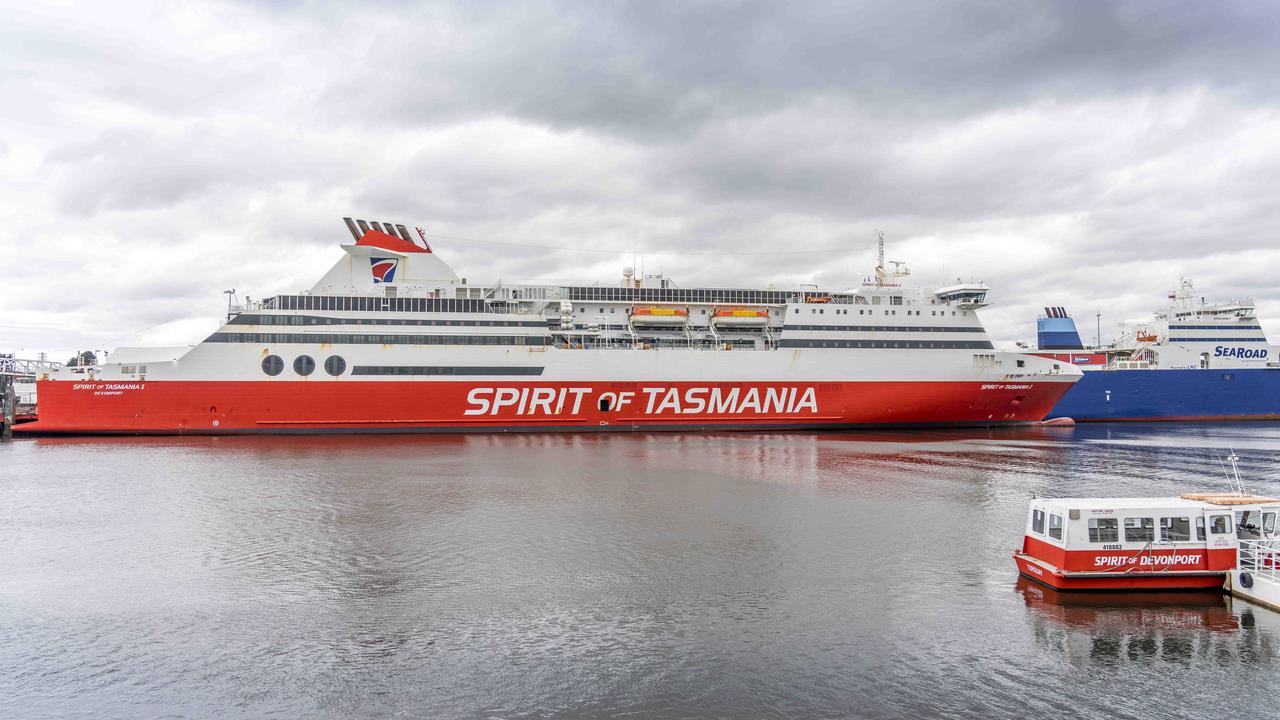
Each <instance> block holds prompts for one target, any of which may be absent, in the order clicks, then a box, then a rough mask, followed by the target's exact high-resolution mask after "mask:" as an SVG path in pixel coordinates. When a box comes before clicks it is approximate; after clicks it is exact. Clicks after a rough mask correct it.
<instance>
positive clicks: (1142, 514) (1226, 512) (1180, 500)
mask: <svg viewBox="0 0 1280 720" xmlns="http://www.w3.org/2000/svg"><path fill="white" fill-rule="evenodd" d="M1278 514H1280V500H1277V499H1275V498H1266V497H1258V496H1253V495H1242V494H1234V493H1233V494H1214V493H1193V494H1187V495H1183V496H1181V497H1176V498H1039V499H1036V500H1033V501H1032V502H1031V504H1030V507H1029V508H1028V510H1027V525H1026V531H1025V533H1024V536H1023V541H1022V548H1021V549H1020V551H1019V552H1018V553H1016V554H1015V561H1016V562H1017V564H1018V569H1019V571H1020V572H1022V574H1024V575H1027V576H1028V577H1030V578H1032V579H1034V580H1037V581H1040V582H1043V583H1045V584H1048V585H1050V586H1052V587H1056V588H1060V589H1117V590H1135V589H1184V588H1195V587H1218V586H1221V584H1222V581H1223V578H1224V574H1225V573H1226V572H1227V571H1229V570H1231V569H1232V568H1234V567H1235V565H1236V550H1237V546H1238V541H1239V540H1241V539H1246V540H1250V539H1268V538H1271V537H1273V536H1277V527H1276V518H1277V515H1278Z"/></svg>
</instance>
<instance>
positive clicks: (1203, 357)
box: [1035, 280, 1280, 422]
mask: <svg viewBox="0 0 1280 720" xmlns="http://www.w3.org/2000/svg"><path fill="white" fill-rule="evenodd" d="M1169 301H1170V302H1169V305H1168V306H1167V307H1165V308H1163V309H1161V310H1159V311H1157V312H1156V313H1155V316H1154V318H1152V319H1151V320H1149V321H1147V322H1143V323H1138V324H1134V325H1130V326H1128V327H1125V328H1123V329H1122V332H1121V334H1120V336H1119V337H1118V338H1117V339H1116V342H1115V343H1114V344H1112V345H1110V346H1108V347H1105V348H1098V347H1094V348H1086V347H1085V346H1084V344H1083V343H1082V342H1081V341H1080V334H1079V332H1078V331H1077V328H1076V324H1075V320H1074V319H1072V318H1071V316H1070V315H1068V314H1067V312H1066V310H1065V309H1064V308H1062V307H1050V308H1045V314H1044V315H1043V316H1041V317H1040V318H1038V319H1037V322H1036V330H1037V333H1036V336H1037V343H1036V345H1037V349H1036V350H1035V352H1036V353H1037V354H1040V355H1042V356H1043V357H1046V358H1051V359H1053V360H1057V361H1060V362H1069V363H1073V364H1075V365H1077V366H1079V367H1080V368H1081V369H1082V370H1084V371H1085V373H1084V377H1083V378H1082V379H1081V380H1080V382H1078V383H1076V385H1075V386H1074V387H1073V388H1072V389H1071V390H1070V391H1069V392H1068V393H1067V394H1066V395H1065V396H1063V398H1062V400H1061V401H1059V402H1058V404H1057V405H1055V406H1054V408H1053V409H1052V410H1051V411H1050V413H1049V417H1050V418H1059V417H1069V418H1071V419H1073V420H1075V421H1077V422H1082V421H1083V422H1088V421H1124V420H1138V421H1141V420H1275V419H1280V354H1278V353H1280V348H1277V347H1276V346H1275V345H1272V344H1270V343H1269V342H1268V341H1267V337H1266V335H1265V334H1263V331H1262V325H1261V324H1260V323H1259V321H1258V316H1257V313H1256V311H1255V309H1254V304H1253V301H1252V300H1238V301H1234V302H1227V303H1209V302H1206V301H1205V298H1204V297H1201V296H1197V295H1196V292H1195V287H1194V286H1193V284H1192V282H1191V281H1190V280H1183V281H1182V283H1181V286H1180V288H1179V289H1178V290H1176V291H1173V292H1170V293H1169Z"/></svg>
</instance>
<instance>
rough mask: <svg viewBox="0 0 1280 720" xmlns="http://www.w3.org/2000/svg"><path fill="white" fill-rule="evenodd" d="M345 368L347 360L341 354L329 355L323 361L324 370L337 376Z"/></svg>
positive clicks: (344, 370)
mask: <svg viewBox="0 0 1280 720" xmlns="http://www.w3.org/2000/svg"><path fill="white" fill-rule="evenodd" d="M346 370H347V361H346V360H344V359H343V358H342V356H341V355H330V356H329V357H328V358H326V359H325V361H324V371H325V372H327V373H329V374H330V375H333V376H334V377H337V376H339V375H341V374H342V373H344V372H346Z"/></svg>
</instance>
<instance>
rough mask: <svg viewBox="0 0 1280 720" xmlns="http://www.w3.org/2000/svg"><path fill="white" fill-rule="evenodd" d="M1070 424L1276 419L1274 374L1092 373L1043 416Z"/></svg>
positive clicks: (1279, 412) (1279, 406)
mask: <svg viewBox="0 0 1280 720" xmlns="http://www.w3.org/2000/svg"><path fill="white" fill-rule="evenodd" d="M1057 417H1069V418H1071V419H1072V420H1075V421H1076V422H1210V421H1245V420H1280V369H1277V368H1266V369H1263V368H1240V369H1221V370H1218V369H1203V370H1201V369H1195V370H1187V369H1177V370H1175V369H1166V370H1093V371H1089V372H1085V373H1084V376H1083V377H1082V378H1081V379H1080V381H1079V382H1078V383H1076V384H1075V386H1073V387H1072V388H1071V389H1070V390H1069V391H1068V392H1067V393H1066V394H1065V395H1064V396H1063V398H1062V399H1061V400H1060V401H1059V402H1058V403H1057V405H1055V406H1054V408H1053V409H1052V410H1051V411H1050V413H1049V418H1057Z"/></svg>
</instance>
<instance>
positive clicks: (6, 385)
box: [0, 374, 18, 440]
mask: <svg viewBox="0 0 1280 720" xmlns="http://www.w3.org/2000/svg"><path fill="white" fill-rule="evenodd" d="M0 389H2V390H3V405H4V407H3V414H4V417H3V418H0V439H3V440H12V439H13V422H14V419H15V416H16V414H17V407H16V406H17V404H18V398H17V397H16V396H15V395H14V389H13V376H12V375H8V374H0Z"/></svg>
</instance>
